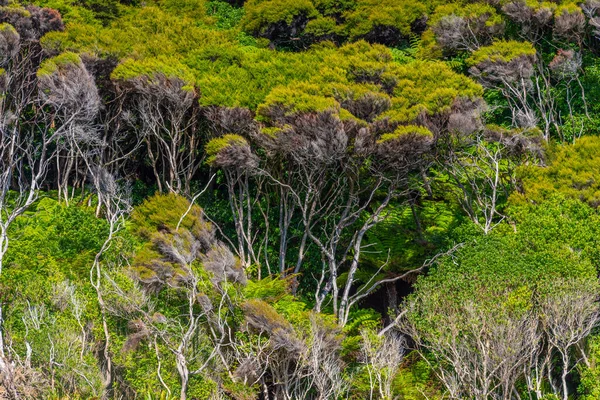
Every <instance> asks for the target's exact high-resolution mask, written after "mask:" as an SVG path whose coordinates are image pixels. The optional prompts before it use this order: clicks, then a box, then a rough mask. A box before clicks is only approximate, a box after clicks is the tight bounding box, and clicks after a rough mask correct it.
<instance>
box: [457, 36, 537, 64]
mask: <svg viewBox="0 0 600 400" xmlns="http://www.w3.org/2000/svg"><path fill="white" fill-rule="evenodd" d="M535 54H536V50H535V47H533V45H532V44H531V43H529V42H517V41H514V40H498V41H496V42H494V44H492V45H491V46H485V47H482V48H480V49H479V50H477V51H475V52H474V53H473V54H471V56H470V57H469V58H467V60H466V63H467V65H469V66H472V65H478V64H480V63H482V62H492V63H498V62H499V63H508V62H510V61H512V60H514V59H516V58H519V57H523V56H526V57H531V56H535Z"/></svg>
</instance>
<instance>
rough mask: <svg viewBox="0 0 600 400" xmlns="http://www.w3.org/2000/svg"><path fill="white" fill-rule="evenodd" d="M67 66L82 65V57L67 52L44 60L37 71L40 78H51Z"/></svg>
mask: <svg viewBox="0 0 600 400" xmlns="http://www.w3.org/2000/svg"><path fill="white" fill-rule="evenodd" d="M67 65H81V57H79V55H77V54H75V53H72V52H66V53H62V54H60V55H58V56H56V57H53V58H49V59H47V60H44V62H42V64H41V65H40V68H39V69H38V71H37V76H38V78H41V77H44V76H50V75H52V74H54V73H55V72H57V71H59V70H61V69H63V68H64V67H65V66H67Z"/></svg>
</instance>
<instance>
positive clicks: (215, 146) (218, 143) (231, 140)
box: [204, 134, 248, 165]
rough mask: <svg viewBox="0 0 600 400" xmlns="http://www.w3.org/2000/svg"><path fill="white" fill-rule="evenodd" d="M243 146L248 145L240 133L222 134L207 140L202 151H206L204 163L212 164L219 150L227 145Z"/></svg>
mask: <svg viewBox="0 0 600 400" xmlns="http://www.w3.org/2000/svg"><path fill="white" fill-rule="evenodd" d="M235 145H238V146H244V145H246V146H247V145H248V142H247V141H246V139H244V138H243V137H241V136H240V135H232V134H229V135H224V136H221V137H218V138H214V139H212V140H211V141H210V142H208V143H207V144H206V147H205V148H204V151H206V155H207V159H206V163H207V164H209V165H212V164H213V163H214V162H215V160H216V158H217V156H218V154H219V152H221V151H222V150H223V149H224V148H226V147H228V146H235Z"/></svg>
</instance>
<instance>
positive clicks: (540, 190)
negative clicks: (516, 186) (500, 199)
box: [511, 136, 600, 207]
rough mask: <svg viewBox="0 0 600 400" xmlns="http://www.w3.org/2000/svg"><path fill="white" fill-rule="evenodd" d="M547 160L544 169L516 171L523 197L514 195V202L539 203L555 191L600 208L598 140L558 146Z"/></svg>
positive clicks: (587, 138)
mask: <svg viewBox="0 0 600 400" xmlns="http://www.w3.org/2000/svg"><path fill="white" fill-rule="evenodd" d="M548 158H549V159H548V164H549V165H548V166H547V167H536V166H524V167H521V168H520V169H519V171H518V174H519V177H520V179H521V182H522V188H523V194H518V193H515V194H513V196H512V197H511V200H512V201H513V202H523V201H528V202H530V201H534V202H541V201H542V200H544V199H546V198H548V197H550V196H551V195H552V194H553V193H555V192H557V191H558V192H560V193H562V194H564V195H566V196H569V197H572V198H576V199H580V200H582V201H584V202H587V203H588V204H590V205H591V206H593V207H598V206H600V175H599V174H598V171H600V138H598V137H597V136H589V137H583V138H581V139H579V140H577V142H576V143H575V144H574V145H568V144H565V145H557V146H555V147H554V148H552V149H551V151H550V153H549V155H548Z"/></svg>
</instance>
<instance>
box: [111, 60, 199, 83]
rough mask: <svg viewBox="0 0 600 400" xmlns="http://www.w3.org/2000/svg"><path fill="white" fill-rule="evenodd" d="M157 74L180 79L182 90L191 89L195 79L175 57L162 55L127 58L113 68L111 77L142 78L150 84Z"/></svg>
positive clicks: (124, 78) (115, 78) (119, 78)
mask: <svg viewBox="0 0 600 400" xmlns="http://www.w3.org/2000/svg"><path fill="white" fill-rule="evenodd" d="M159 75H160V76H164V77H166V78H170V79H180V80H182V81H183V82H184V83H185V86H184V87H183V89H184V90H193V88H194V82H195V79H194V74H193V73H192V71H191V70H190V69H189V68H188V67H186V66H185V65H183V64H182V63H180V62H179V61H177V60H176V59H169V58H164V57H160V58H157V59H144V60H141V61H138V60H133V59H127V60H125V61H124V62H122V63H121V64H120V65H119V66H118V67H117V68H115V69H114V71H113V72H112V74H111V78H112V79H114V80H123V81H127V80H130V79H136V78H142V79H145V80H147V81H148V82H149V83H151V84H152V83H155V82H156V79H157V77H158V76H159Z"/></svg>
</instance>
